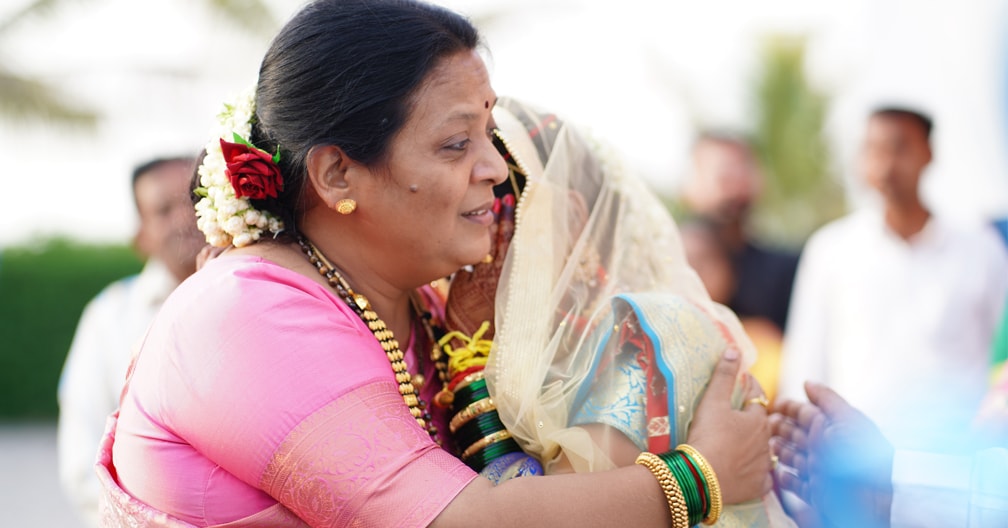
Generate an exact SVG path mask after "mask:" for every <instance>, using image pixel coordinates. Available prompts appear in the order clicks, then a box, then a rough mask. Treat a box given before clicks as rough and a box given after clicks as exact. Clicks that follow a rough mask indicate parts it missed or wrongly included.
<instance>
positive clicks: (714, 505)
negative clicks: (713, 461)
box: [676, 444, 721, 525]
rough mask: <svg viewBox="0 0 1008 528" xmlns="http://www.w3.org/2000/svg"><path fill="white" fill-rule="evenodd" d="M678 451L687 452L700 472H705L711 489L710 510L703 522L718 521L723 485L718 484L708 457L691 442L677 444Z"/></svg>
mask: <svg viewBox="0 0 1008 528" xmlns="http://www.w3.org/2000/svg"><path fill="white" fill-rule="evenodd" d="M676 451H682V452H683V453H685V454H686V455H687V456H688V457H689V458H690V459H691V460H692V461H693V462H694V463H695V464H696V466H697V469H699V470H700V473H702V474H703V477H704V480H705V481H706V484H707V488H708V490H709V493H708V496H709V497H710V512H709V513H708V514H707V517H705V518H704V520H703V523H704V524H706V525H711V524H714V523H716V522H717V520H718V518H719V517H721V486H720V484H718V480H717V475H716V474H715V473H714V468H712V467H711V465H710V463H709V462H707V459H706V458H704V457H703V455H701V454H700V452H699V451H697V450H696V449H695V448H694V447H693V446H691V445H689V444H679V445H678V446H676Z"/></svg>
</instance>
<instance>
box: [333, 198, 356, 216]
mask: <svg viewBox="0 0 1008 528" xmlns="http://www.w3.org/2000/svg"><path fill="white" fill-rule="evenodd" d="M356 210H357V201H356V200H354V199H353V198H344V199H342V200H340V201H338V202H336V212H337V213H339V214H341V215H348V214H350V213H352V212H354V211H356Z"/></svg>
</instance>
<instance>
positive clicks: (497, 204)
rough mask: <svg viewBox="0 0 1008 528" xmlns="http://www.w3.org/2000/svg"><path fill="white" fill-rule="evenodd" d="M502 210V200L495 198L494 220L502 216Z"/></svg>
mask: <svg viewBox="0 0 1008 528" xmlns="http://www.w3.org/2000/svg"><path fill="white" fill-rule="evenodd" d="M500 209H501V200H500V198H494V202H493V214H494V218H497V217H498V216H500Z"/></svg>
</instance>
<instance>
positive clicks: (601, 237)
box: [486, 99, 793, 526]
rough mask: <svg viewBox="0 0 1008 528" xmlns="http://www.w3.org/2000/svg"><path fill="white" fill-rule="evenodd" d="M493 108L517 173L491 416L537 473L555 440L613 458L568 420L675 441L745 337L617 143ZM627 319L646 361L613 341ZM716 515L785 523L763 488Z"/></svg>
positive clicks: (552, 454) (587, 460)
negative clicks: (652, 380)
mask: <svg viewBox="0 0 1008 528" xmlns="http://www.w3.org/2000/svg"><path fill="white" fill-rule="evenodd" d="M494 116H495V119H496V121H497V126H498V128H499V130H500V137H501V138H502V140H503V141H504V143H505V145H506V147H507V149H508V151H509V153H510V154H511V156H512V157H513V158H514V160H515V162H516V163H517V164H518V165H519V166H520V168H521V169H522V172H524V173H525V175H527V177H528V178H527V182H526V183H525V186H524V190H523V191H522V193H521V196H520V198H519V200H518V205H517V207H516V212H515V234H514V237H513V239H512V241H511V245H510V248H509V250H508V253H507V256H506V258H505V262H504V264H503V269H502V274H501V279H500V283H499V285H498V288H497V295H496V315H495V319H496V320H495V326H496V335H495V337H494V348H493V352H492V353H491V356H490V361H489V363H488V365H487V369H486V378H487V383H488V386H489V387H490V391H491V394H492V395H493V398H494V401H495V402H496V405H497V410H498V412H499V414H500V416H501V419H502V421H503V422H504V423H505V424H506V425H507V427H508V430H509V431H510V432H511V434H512V435H513V436H514V437H515V438H516V439H518V441H519V444H520V445H521V446H522V448H523V449H525V451H526V452H528V453H530V454H533V455H534V456H536V457H538V458H540V460H542V461H543V462H544V466H546V467H547V472H549V463H550V461H553V460H554V459H555V458H556V457H557V456H558V455H559V454H560V452H561V450H562V451H563V453H564V454H565V455H566V458H567V459H568V460H569V461H570V463H571V465H572V466H573V468H574V470H575V471H579V472H581V471H601V470H606V469H610V468H612V467H614V463H613V462H612V460H611V459H610V457H609V456H608V455H607V446H606V445H599V444H598V443H596V441H595V440H593V439H592V437H591V436H589V434H588V433H587V432H586V431H585V430H584V429H582V428H581V427H577V426H575V425H573V424H575V423H589V422H592V421H596V422H602V423H607V424H608V425H611V426H613V427H615V428H616V429H617V430H620V431H622V432H623V433H624V434H626V435H627V436H628V437H630V438H631V439H633V440H635V442H636V443H638V446H639V447H641V448H642V449H645V448H646V446H647V445H648V444H651V445H654V440H655V438H658V439H662V440H664V439H667V441H668V442H669V445H665V446H663V448H662V450H667V449H670V448H671V447H674V446H675V445H677V443H681V442H684V441H685V438H686V431H687V429H688V427H689V424H690V421H691V419H692V415H693V409H694V408H695V407H696V404H697V403H698V401H699V399H700V396H701V395H702V393H703V389H704V387H705V386H706V383H707V381H708V379H709V377H710V374H711V372H712V370H713V368H714V365H715V364H716V362H717V359H718V358H719V357H720V355H721V353H722V352H723V351H724V349H725V347H726V346H727V345H728V343H729V342H733V343H735V344H736V346H738V347H739V348H740V349H741V350H742V352H743V356H744V358H745V362H744V364H745V365H746V366H748V365H749V364H751V363H752V361H753V360H754V357H755V350H754V348H753V346H752V344H751V342H750V341H749V339H748V338H747V337H746V335H745V334H744V332H743V331H742V328H741V325H740V324H739V323H738V320H737V319H736V318H735V316H734V314H732V313H731V312H730V311H729V310H727V309H726V308H724V307H723V306H720V305H717V304H715V303H713V302H712V301H711V300H710V298H709V296H708V295H707V293H706V291H705V290H704V288H703V286H702V284H701V282H700V280H699V278H698V277H697V275H696V273H695V272H694V271H693V270H692V269H691V268H690V267H689V266H688V265H687V263H686V258H685V255H684V252H683V249H682V245H681V243H680V239H679V234H678V230H677V229H676V226H675V223H674V222H673V220H672V219H671V217H670V215H669V213H668V212H667V210H666V209H665V208H664V207H663V206H662V204H661V203H660V202H659V201H658V199H657V198H656V197H655V196H654V195H653V193H652V192H651V191H650V190H648V188H647V187H646V186H645V185H644V184H643V182H641V181H640V180H639V179H637V178H636V177H634V176H633V175H632V174H631V173H630V172H628V171H625V170H623V169H622V167H621V166H620V165H619V163H618V161H617V158H616V156H614V155H612V154H611V153H610V152H608V151H607V150H606V149H605V147H604V146H603V145H602V144H601V143H600V142H597V141H594V140H592V139H591V138H589V137H588V136H586V135H584V134H582V133H581V132H579V131H578V130H576V129H574V128H573V127H571V126H569V125H566V124H564V123H562V122H560V121H558V120H556V118H555V117H554V116H550V115H547V114H541V113H539V112H536V111H535V110H533V109H531V108H529V107H527V106H524V105H522V104H521V103H518V102H516V101H513V100H503V99H502V100H501V101H499V102H498V106H497V109H496V110H495V113H494ZM628 329H630V330H632V331H633V332H635V333H637V334H638V335H640V336H643V337H644V338H645V339H646V340H647V341H648V343H649V345H650V348H651V349H652V350H653V351H654V352H655V353H654V357H653V358H652V359H651V360H650V364H649V365H646V366H645V367H641V366H640V365H639V363H640V361H639V359H640V358H634V357H630V356H629V355H628V354H627V353H624V352H623V351H622V348H621V347H620V342H621V338H620V336H622V335H625V334H626V331H627V330H628ZM648 368H650V369H651V371H652V372H655V373H660V375H658V376H657V377H658V378H659V381H660V382H662V383H664V384H666V385H667V387H668V391H667V395H666V396H664V397H661V399H662V401H660V402H657V403H660V404H661V405H660V406H659V407H665V408H667V409H669V410H671V412H666V415H664V416H661V415H655V413H654V412H653V410H652V412H648V409H646V408H647V407H653V405H650V404H649V403H648V401H647V400H648V398H646V397H645V393H646V392H648V391H649V389H650V388H651V387H650V386H649V385H648V384H647V379H646V378H647V376H646V375H645V372H644V371H645V370H647V369H648ZM655 397H656V396H655V395H654V394H652V397H651V400H654V399H655ZM652 403H654V402H652ZM736 403H739V402H736ZM663 435H664V436H663ZM771 521H772V522H771ZM717 525H718V526H771V525H772V526H793V523H792V522H791V521H790V520H789V519H788V518H787V517H786V516H785V515H784V513H783V510H782V509H781V507H780V504H779V503H778V501H777V499H776V497H775V496H774V495H773V494H768V496H767V497H765V498H764V499H763V501H754V502H752V503H748V504H745V505H736V506H733V507H729V508H726V509H725V513H724V515H722V517H721V520H720V521H719V522H718V523H717Z"/></svg>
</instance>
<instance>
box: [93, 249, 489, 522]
mask: <svg viewBox="0 0 1008 528" xmlns="http://www.w3.org/2000/svg"><path fill="white" fill-rule="evenodd" d="M253 307H254V308H253ZM308 329H311V331H308ZM417 333H418V332H416V331H415V332H414V335H416V334H417ZM412 348H413V347H412V343H411V346H410V348H408V349H407V351H406V355H407V359H408V360H407V363H408V364H410V367H411V370H413V371H414V372H416V369H417V367H418V365H416V364H414V361H413V359H412V358H413V356H414V354H413V353H412ZM424 366H425V367H427V368H425V369H424V370H425V371H426V370H431V372H429V373H427V375H428V376H429V377H428V379H434V378H433V376H434V375H435V374H434V373H433V371H432V365H424ZM434 385H435V384H428V387H425V389H426V390H425V392H424V393H422V396H423V397H424V398H425V399H428V401H430V400H429V398H431V397H432V396H433V393H432V392H433V389H434ZM434 419H435V423H439V426H440V428H441V430H447V426H446V424H445V422H444V416H439V415H435V417H434ZM97 469H98V472H99V475H100V479H101V481H102V484H103V488H104V497H103V504H102V508H101V514H102V522H103V526H113V527H119V526H130V527H135V526H144V527H169V526H171V527H183V526H214V527H242V528H254V527H260V526H275V527H281V528H286V527H294V526H363V527H368V526H375V527H377V526H393V525H394V526H426V525H427V524H429V523H430V522H431V521H432V520H433V519H434V517H436V516H437V515H438V514H439V513H440V512H441V510H443V509H444V507H445V506H446V505H447V504H448V503H449V502H450V501H451V500H452V498H454V497H455V495H457V494H458V492H459V491H461V490H462V488H463V487H465V485H466V484H468V483H469V482H470V481H471V480H472V479H473V478H475V473H474V472H473V471H472V470H470V469H469V468H468V467H466V466H465V465H464V464H463V463H462V462H461V461H459V460H458V459H457V458H455V457H454V456H452V455H451V454H449V453H448V452H446V451H445V450H443V449H442V448H441V447H439V446H438V445H437V444H436V443H435V442H434V441H433V440H432V439H431V438H430V437H429V436H428V435H427V433H426V432H425V431H423V430H421V429H420V428H418V427H417V426H416V422H415V421H414V420H413V418H412V416H411V415H410V414H409V411H408V410H407V408H406V406H405V405H404V404H403V401H402V397H401V396H400V395H399V392H398V389H397V386H396V383H395V381H394V378H393V374H392V370H391V368H390V367H389V364H388V360H387V359H386V358H385V354H384V352H383V351H382V350H381V348H380V346H379V344H378V342H377V341H376V340H375V339H374V337H373V336H372V334H371V332H370V331H369V330H368V329H367V327H366V326H365V325H364V324H363V323H362V322H361V321H360V319H359V318H358V317H357V315H356V314H354V313H353V312H351V311H350V310H349V308H347V307H346V305H345V304H344V303H343V301H342V300H340V299H338V298H336V297H335V296H334V295H333V294H332V293H331V292H329V291H328V290H326V289H325V288H323V287H322V286H320V285H318V284H316V283H315V282H313V281H311V280H309V279H307V278H305V277H302V276H301V275H299V274H296V273H294V272H291V271H289V270H287V269H285V268H282V267H280V266H277V265H274V264H272V263H269V262H267V261H264V260H262V259H257V258H247V257H221V258H218V259H216V260H215V261H212V262H211V263H209V264H208V265H207V266H206V267H205V268H204V269H203V270H201V271H200V272H199V273H197V274H196V275H194V276H193V277H192V278H190V280H189V281H187V282H186V283H183V285H182V286H180V287H179V289H178V290H177V291H176V293H175V294H173V295H172V297H171V298H170V299H169V301H168V302H167V303H166V304H165V307H164V308H163V309H162V314H161V315H160V316H159V318H158V320H157V321H156V322H155V323H154V325H153V326H152V327H151V329H150V331H149V332H148V335H147V337H146V338H145V342H144V345H143V347H142V349H141V353H140V355H139V356H138V357H137V358H136V359H135V363H134V367H133V369H132V370H131V374H130V379H129V380H128V382H127V388H126V389H125V390H124V393H123V398H122V403H121V407H120V411H119V413H118V416H113V417H112V418H110V420H109V425H108V428H107V432H106V435H105V439H104V441H103V443H102V448H101V452H100V454H99V460H98V466H97Z"/></svg>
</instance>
